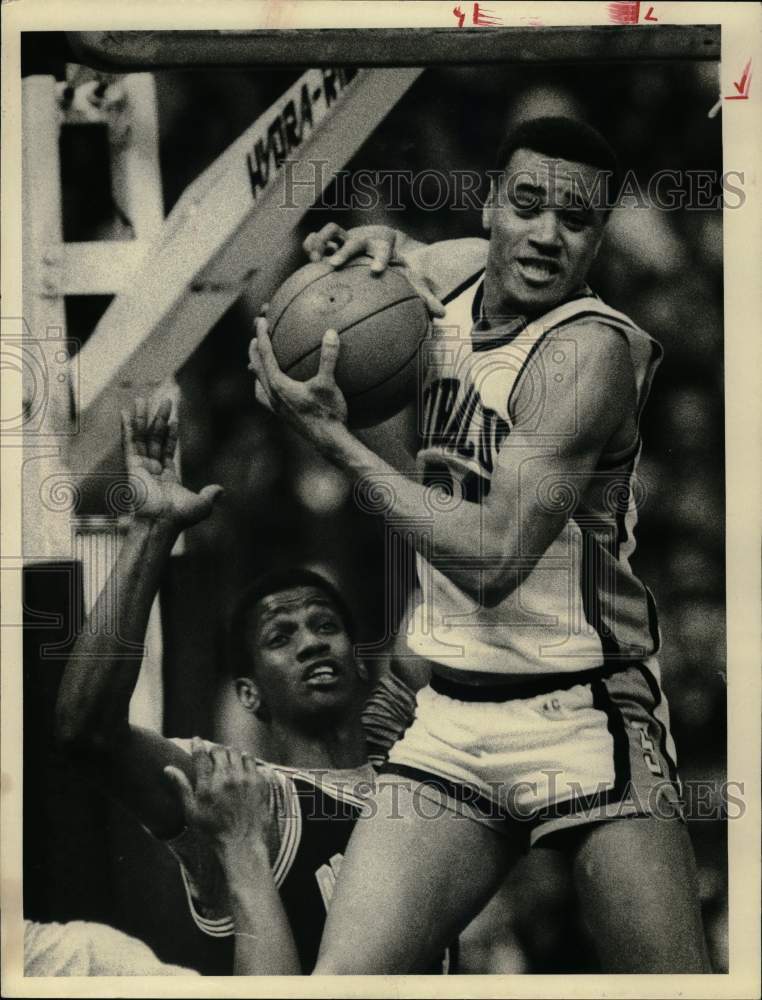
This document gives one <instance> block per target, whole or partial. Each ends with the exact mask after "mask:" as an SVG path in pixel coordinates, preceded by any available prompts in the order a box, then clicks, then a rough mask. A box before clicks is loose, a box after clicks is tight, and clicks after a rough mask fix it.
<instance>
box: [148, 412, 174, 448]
mask: <svg viewBox="0 0 762 1000" xmlns="http://www.w3.org/2000/svg"><path fill="white" fill-rule="evenodd" d="M171 412H172V401H171V400H170V399H164V400H162V402H161V403H159V406H158V409H157V410H156V413H155V414H154V418H153V420H152V421H151V426H150V428H149V430H148V434H147V441H146V443H147V448H148V457H149V458H154V459H156V460H157V461H158V462H161V460H162V456H163V454H164V443H165V439H166V436H167V427H168V426H169V415H170V413H171Z"/></svg>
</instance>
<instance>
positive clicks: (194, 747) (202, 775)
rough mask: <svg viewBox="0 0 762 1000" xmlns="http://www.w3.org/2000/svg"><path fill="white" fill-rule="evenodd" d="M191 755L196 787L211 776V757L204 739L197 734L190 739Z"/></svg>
mask: <svg viewBox="0 0 762 1000" xmlns="http://www.w3.org/2000/svg"><path fill="white" fill-rule="evenodd" d="M191 756H192V758H193V770H194V772H195V775H196V787H198V786H199V785H201V784H203V783H205V782H208V781H209V779H210V778H211V776H212V770H213V767H212V758H211V757H210V756H209V754H208V753H207V751H206V747H205V746H204V741H203V740H202V739H200V737H198V736H194V737H193V739H192V740H191Z"/></svg>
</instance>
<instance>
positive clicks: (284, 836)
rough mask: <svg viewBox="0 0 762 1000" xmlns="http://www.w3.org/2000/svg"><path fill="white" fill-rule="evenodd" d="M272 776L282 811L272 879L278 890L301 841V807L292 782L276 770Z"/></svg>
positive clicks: (289, 869)
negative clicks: (282, 820)
mask: <svg viewBox="0 0 762 1000" xmlns="http://www.w3.org/2000/svg"><path fill="white" fill-rule="evenodd" d="M273 774H274V775H275V777H276V780H277V782H278V785H279V786H280V789H281V792H282V795H283V802H282V803H281V808H282V809H283V816H284V823H283V828H282V830H281V836H280V847H279V848H278V853H277V854H276V856H275V861H274V862H273V879H274V881H275V885H276V887H277V888H278V889H280V887H281V885H283V881H284V879H285V878H286V876H287V875H288V873H289V872H290V871H291V866H292V865H293V863H294V858H295V857H296V852H297V851H298V850H299V844H300V842H301V839H302V807H301V804H300V802H299V796H298V794H297V791H296V787H295V786H294V783H293V781H291V780H290V779H289V778H288V777H286V776H285V775H282V774H279V773H278V771H276V770H273ZM276 813H277V804H276Z"/></svg>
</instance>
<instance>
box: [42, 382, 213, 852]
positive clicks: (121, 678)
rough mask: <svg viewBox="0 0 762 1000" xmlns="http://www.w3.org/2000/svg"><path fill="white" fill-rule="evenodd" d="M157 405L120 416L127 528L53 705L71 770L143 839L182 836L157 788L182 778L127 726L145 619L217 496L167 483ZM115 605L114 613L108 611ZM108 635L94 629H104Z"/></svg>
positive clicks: (168, 447)
mask: <svg viewBox="0 0 762 1000" xmlns="http://www.w3.org/2000/svg"><path fill="white" fill-rule="evenodd" d="M170 414H171V403H170V402H169V401H166V402H164V403H163V404H162V405H161V406H160V407H159V409H158V411H157V413H156V415H155V417H154V418H153V420H152V421H151V422H150V423H149V422H148V420H147V417H146V410H145V404H144V403H143V402H142V401H140V400H138V401H137V402H136V404H135V407H134V409H133V411H132V413H131V414H126V413H125V414H123V418H122V425H123V426H122V430H123V446H124V451H125V458H126V462H127V471H128V473H129V476H130V482H131V485H132V486H133V488H134V489H135V491H136V494H137V500H136V504H135V511H134V518H133V520H132V522H131V524H130V527H129V529H128V531H127V535H126V538H125V540H124V542H123V545H122V547H121V548H120V550H119V552H118V555H117V558H116V561H115V565H114V569H113V571H112V573H111V576H110V579H109V581H108V584H107V585H106V586H104V588H103V590H102V591H101V594H100V596H99V597H98V600H97V601H96V603H95V606H94V608H93V610H92V613H91V615H90V620H89V622H88V623H87V625H86V626H85V628H84V629H83V630H82V633H81V635H80V636H79V638H78V639H77V642H76V645H75V647H74V650H73V652H72V655H71V657H70V659H69V662H68V663H67V665H66V669H65V671H64V675H63V679H62V681H61V687H60V689H59V693H58V702H57V705H56V738H57V741H58V744H59V746H60V747H61V749H62V750H64V751H65V752H66V753H67V755H68V756H69V757H70V758H71V760H72V761H73V762H74V763H76V764H78V765H79V766H81V767H82V769H83V770H84V771H85V772H86V773H88V774H89V775H90V776H91V777H93V778H94V779H96V780H97V781H98V782H99V783H100V784H102V785H103V786H104V787H105V788H106V790H107V791H108V792H109V793H110V794H113V795H114V796H115V797H116V798H119V799H120V800H122V801H123V802H124V803H125V804H126V805H127V806H128V807H129V808H131V809H132V811H133V812H135V814H136V815H137V816H138V818H139V819H140V820H141V822H143V823H144V824H145V826H147V827H148V828H149V829H150V830H151V831H152V832H153V833H155V834H156V835H157V836H159V837H170V836H173V835H174V834H176V833H178V832H179V830H181V829H182V811H181V810H180V809H179V807H178V803H177V800H176V798H175V796H173V795H172V791H171V788H170V787H169V785H168V782H167V781H166V779H165V778H164V775H163V768H164V767H165V766H166V765H167V764H174V765H175V766H177V767H181V768H187V767H188V766H189V765H188V757H187V754H185V753H184V752H183V751H182V750H181V749H179V748H178V747H176V746H175V745H174V744H173V743H172V742H171V741H169V740H167V739H165V738H164V737H162V736H161V735H159V734H158V733H154V732H151V731H149V730H146V729H142V728H139V727H136V726H131V725H130V724H129V722H128V711H129V703H130V698H131V697H132V693H133V691H134V689H135V685H136V683H137V680H138V674H139V672H140V665H141V660H142V650H143V641H144V638H145V632H146V627H147V624H148V616H149V613H150V610H151V605H152V604H153V601H154V598H155V596H156V593H157V591H158V587H159V580H160V577H161V574H162V572H163V570H164V568H165V566H166V563H167V560H168V559H169V555H170V553H171V551H172V547H173V545H174V543H175V541H176V539H177V537H178V535H179V533H180V532H181V531H182V530H183V528H185V527H187V526H189V525H192V524H195V523H196V522H198V521H201V520H203V518H205V517H206V516H207V515H208V514H209V513H210V511H211V509H212V505H213V503H214V500H215V498H216V496H217V495H218V494H219V493H220V491H221V487H219V486H207V487H205V488H204V489H203V490H202V491H201V492H200V493H199V494H195V493H193V492H192V491H191V490H187V489H185V488H184V487H183V486H182V485H181V484H180V483H179V482H178V479H177V474H176V472H175V467H174V451H175V446H176V442H177V427H176V425H174V424H173V423H172V422H171V421H170ZM114 602H115V607H114V606H113V604H114ZM114 611H115V612H116V628H113V627H108V628H107V627H101V625H105V624H106V623H107V622H112V621H113V618H112V616H113V614H114Z"/></svg>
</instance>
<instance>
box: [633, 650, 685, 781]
mask: <svg viewBox="0 0 762 1000" xmlns="http://www.w3.org/2000/svg"><path fill="white" fill-rule="evenodd" d="M636 666H637V668H638V670H639V671H640V672H641V674H642V675H643V680H644V681H645V682H646V684H647V685H648V690H649V691H650V692H651V697H652V698H653V700H654V704H653V708H652V709H651V711H650V712H649V715H650V716H651V718H652V719H653V720H654V722H655V723H656V725H657V726H658V727H659V731H660V734H661V735H660V737H659V749H660V750H661V755H662V757H663V758H664V760H666V762H667V769H668V771H669V780H670V781H671V782H672V783H673V784H674V785H675V786H676V787H677V788H678V789H679V783H680V779H679V777H678V774H677V764H676V762H675V761H674V760H673V759H672V757H671V756H670V754H669V752H668V750H667V727H666V726H665V725H664V723H663V722H662V721H661V719H657V718H656V715H655V712H656V709H657V708H658V707H659V705H661V703H662V701H663V694H662V690H661V688H660V687H659V685H658V684H657V682H656V678H655V677H654V675H653V674H652V673H651V671H650V670H649V669H648V667H647V666H646V665H645V664H644V663H638V664H636Z"/></svg>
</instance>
